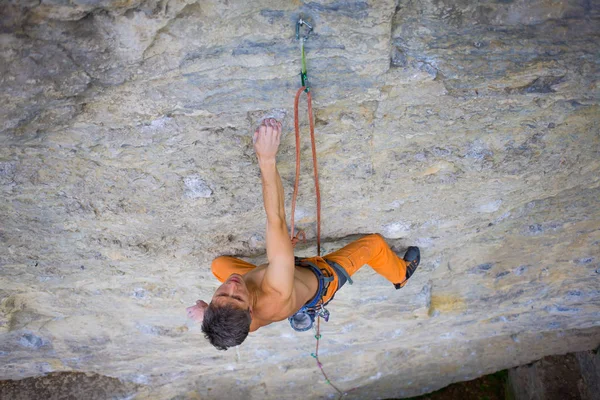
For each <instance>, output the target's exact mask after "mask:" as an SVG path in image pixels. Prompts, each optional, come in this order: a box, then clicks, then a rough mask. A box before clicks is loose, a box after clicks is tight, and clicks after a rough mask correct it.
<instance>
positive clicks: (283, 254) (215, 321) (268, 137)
mask: <svg viewBox="0 0 600 400" xmlns="http://www.w3.org/2000/svg"><path fill="white" fill-rule="evenodd" d="M280 138H281V123H280V122H278V121H276V120H275V119H266V120H264V121H263V123H262V124H261V125H260V126H259V127H258V128H257V129H256V131H255V132H254V137H253V142H254V149H255V151H256V155H257V157H258V165H259V167H260V172H261V177H262V190H263V200H264V206H265V211H266V214H267V227H266V241H267V261H268V263H267V264H263V265H260V266H255V265H252V264H250V263H247V262H245V261H242V260H240V259H237V258H234V257H228V256H221V257H218V258H216V259H215V260H214V261H213V263H212V272H213V274H214V275H215V276H216V277H217V279H218V280H219V281H221V282H223V284H222V285H221V286H219V288H218V289H217V290H216V291H215V293H214V295H213V297H212V300H211V302H210V304H207V303H206V302H204V301H202V300H198V301H197V302H196V304H195V305H194V306H191V307H188V308H187V312H188V316H189V317H191V318H192V319H194V320H195V321H198V322H200V323H202V331H203V332H204V334H205V336H206V338H207V339H208V340H209V341H210V342H211V343H212V344H213V345H214V346H215V347H216V348H218V349H220V350H226V349H227V348H228V347H232V346H237V345H239V344H241V343H242V342H243V341H244V340H245V339H246V337H247V336H248V333H249V332H254V331H256V330H257V329H258V328H260V327H262V326H265V325H269V324H271V323H273V322H276V321H281V320H284V319H286V318H288V319H289V320H290V323H291V325H292V327H293V328H294V329H296V330H298V331H302V330H307V329H309V328H310V327H311V326H312V321H314V317H315V312H314V311H315V307H317V306H319V305H325V304H327V303H328V302H329V301H330V300H331V299H332V298H333V295H334V294H335V292H336V291H337V290H339V289H340V288H341V287H342V286H343V285H344V284H345V283H346V282H348V283H349V284H352V279H351V278H350V277H351V276H352V275H353V274H354V273H355V272H356V271H358V270H359V269H360V268H361V267H362V266H363V265H364V264H369V265H370V266H371V267H372V268H373V269H374V270H375V271H376V272H378V273H379V274H381V275H383V276H384V277H385V278H387V279H388V280H389V281H390V282H391V283H393V284H394V286H395V287H396V289H399V288H401V287H403V286H404V284H405V283H406V281H407V279H408V278H409V277H410V276H411V275H412V274H413V272H414V271H415V269H416V268H417V266H418V265H419V262H420V254H419V249H418V248H417V247H409V249H408V251H407V252H406V254H405V256H404V259H401V258H399V257H398V256H397V255H396V254H395V253H394V252H393V251H392V250H391V249H390V248H389V247H388V245H387V244H386V243H385V241H384V240H383V238H382V237H381V236H380V235H378V234H374V235H367V236H365V237H363V238H361V239H359V240H357V241H355V242H353V243H351V244H349V245H347V246H345V247H344V248H342V249H340V250H338V251H336V252H334V253H331V254H328V255H326V256H324V257H312V258H307V259H303V260H300V259H295V258H294V250H293V248H292V243H291V241H290V237H289V235H288V227H287V223H286V219H285V208H284V194H283V185H282V183H281V178H280V176H279V172H278V170H277V164H276V155H277V150H278V149H279V143H280Z"/></svg>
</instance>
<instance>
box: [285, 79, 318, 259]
mask: <svg viewBox="0 0 600 400" xmlns="http://www.w3.org/2000/svg"><path fill="white" fill-rule="evenodd" d="M305 90H306V87H305V86H302V87H301V88H300V89H298V92H297V93H296V100H295V101H294V129H295V131H296V181H295V183H294V195H293V197H292V216H291V217H292V220H291V224H290V225H291V234H290V237H291V239H292V244H293V245H296V243H298V241H300V240H302V241H304V240H305V239H306V234H305V233H304V231H302V230H300V231H298V234H297V235H294V213H295V212H296V199H297V198H298V184H299V182H300V121H299V118H298V103H299V100H300V95H301V94H302V92H304V91H305ZM306 96H307V100H308V120H309V125H310V142H311V146H312V158H313V170H314V174H315V193H316V195H317V256H320V255H321V192H320V191H319V171H318V167H317V147H316V143H315V124H314V122H313V112H312V96H311V94H310V92H306Z"/></svg>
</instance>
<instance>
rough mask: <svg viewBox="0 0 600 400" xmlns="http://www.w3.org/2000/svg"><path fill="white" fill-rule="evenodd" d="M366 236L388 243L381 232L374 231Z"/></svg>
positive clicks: (375, 240)
mask: <svg viewBox="0 0 600 400" xmlns="http://www.w3.org/2000/svg"><path fill="white" fill-rule="evenodd" d="M366 238H367V239H369V240H372V241H374V242H377V243H386V241H385V239H384V238H383V236H382V235H381V234H380V233H372V234H370V235H367V236H366ZM386 244H387V243H386Z"/></svg>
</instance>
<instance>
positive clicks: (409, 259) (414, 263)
mask: <svg viewBox="0 0 600 400" xmlns="http://www.w3.org/2000/svg"><path fill="white" fill-rule="evenodd" d="M404 261H406V278H404V281H403V282H400V283H395V284H394V287H395V288H396V289H400V288H402V287H404V285H406V282H407V281H408V278H410V277H411V276H412V274H414V273H415V271H416V270H417V267H418V266H419V263H420V262H421V251H420V250H419V248H418V247H416V246H410V247H409V248H408V250H406V254H404Z"/></svg>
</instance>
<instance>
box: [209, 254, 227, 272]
mask: <svg viewBox="0 0 600 400" xmlns="http://www.w3.org/2000/svg"><path fill="white" fill-rule="evenodd" d="M230 265H231V257H228V256H219V257H217V258H215V259H214V260H213V262H212V264H211V266H210V269H211V271H212V272H213V274H215V275H220V274H219V272H222V271H223V269H224V268H226V267H228V266H230Z"/></svg>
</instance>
